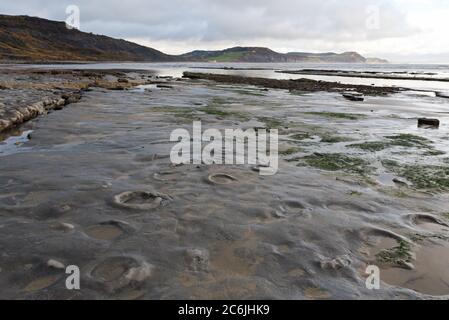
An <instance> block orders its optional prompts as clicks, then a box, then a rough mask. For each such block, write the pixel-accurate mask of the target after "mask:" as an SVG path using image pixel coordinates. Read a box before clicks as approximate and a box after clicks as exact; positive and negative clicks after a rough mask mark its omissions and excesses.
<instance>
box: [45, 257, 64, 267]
mask: <svg viewBox="0 0 449 320" xmlns="http://www.w3.org/2000/svg"><path fill="white" fill-rule="evenodd" d="M47 266H49V267H51V268H55V269H65V265H64V264H63V263H62V262H59V261H57V260H53V259H50V260H48V261H47Z"/></svg>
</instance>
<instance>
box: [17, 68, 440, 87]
mask: <svg viewBox="0 0 449 320" xmlns="http://www.w3.org/2000/svg"><path fill="white" fill-rule="evenodd" d="M22 67H36V68H41V67H42V65H31V66H30V65H26V66H22ZM45 67H48V68H79V69H135V70H151V71H154V73H155V74H156V75H159V76H173V77H181V76H182V74H183V72H185V71H191V72H210V73H220V74H232V75H241V76H250V77H264V78H273V79H299V78H307V79H313V80H324V81H333V82H341V83H345V84H364V85H376V86H398V87H406V88H411V89H416V90H430V91H448V92H449V82H442V81H420V80H392V79H369V78H357V77H355V78H348V77H338V76H322V75H319V76H318V75H294V74H285V73H279V72H276V71H280V70H290V71H292V70H301V69H316V70H342V71H357V72H363V71H370V72H372V71H374V72H383V73H398V72H401V73H406V74H405V75H407V74H409V75H410V76H413V75H415V76H424V77H426V78H435V79H436V80H438V79H449V65H444V64H348V63H335V64H322V63H320V64H316V63H89V64H55V65H45ZM224 68H228V70H225V69H224ZM231 68H232V70H229V69H231ZM402 75H404V74H402Z"/></svg>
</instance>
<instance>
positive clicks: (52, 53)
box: [0, 15, 386, 63]
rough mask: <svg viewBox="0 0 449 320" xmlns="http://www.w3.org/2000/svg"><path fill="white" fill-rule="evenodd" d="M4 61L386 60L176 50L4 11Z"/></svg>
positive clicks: (0, 46) (0, 19)
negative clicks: (175, 52) (170, 51)
mask: <svg viewBox="0 0 449 320" xmlns="http://www.w3.org/2000/svg"><path fill="white" fill-rule="evenodd" d="M0 61H28V62H56V61H141V62H170V61H193V62H318V63H320V62H324V63H325V62H328V63H331V62H340V63H369V62H370V61H372V62H378V63H382V62H383V63H384V62H386V61H385V60H381V59H375V58H373V59H371V60H368V59H366V58H364V57H363V56H361V55H360V54H358V53H357V52H345V53H341V54H338V53H332V52H330V53H306V52H290V53H286V54H284V53H278V52H275V51H273V50H270V49H268V48H262V47H235V48H229V49H225V50H218V51H200V50H197V51H192V52H189V53H186V54H182V55H178V56H174V55H168V54H165V53H163V52H160V51H158V50H155V49H152V48H148V47H144V46H141V45H138V44H135V43H132V42H129V41H125V40H119V39H114V38H111V37H107V36H102V35H95V34H92V33H86V32H81V31H79V30H75V29H73V30H69V29H67V28H66V25H65V23H64V22H57V21H51V20H46V19H42V18H35V17H28V16H8V15H0Z"/></svg>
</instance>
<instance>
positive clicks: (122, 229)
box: [84, 221, 131, 240]
mask: <svg viewBox="0 0 449 320" xmlns="http://www.w3.org/2000/svg"><path fill="white" fill-rule="evenodd" d="M130 228H131V227H130V226H129V225H128V224H126V223H125V222H121V221H107V222H103V223H100V224H96V225H93V226H90V227H88V228H87V229H86V230H85V231H84V233H85V234H87V235H88V236H89V237H91V238H94V239H98V240H114V239H116V238H118V237H120V236H122V235H123V234H124V233H127V232H128V231H129V229H130Z"/></svg>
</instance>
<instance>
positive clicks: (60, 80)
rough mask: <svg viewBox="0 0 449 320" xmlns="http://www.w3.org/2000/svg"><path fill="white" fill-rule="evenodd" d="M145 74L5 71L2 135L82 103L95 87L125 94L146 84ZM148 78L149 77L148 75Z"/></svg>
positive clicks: (1, 78) (0, 81)
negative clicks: (84, 95)
mask: <svg viewBox="0 0 449 320" xmlns="http://www.w3.org/2000/svg"><path fill="white" fill-rule="evenodd" d="M142 74H143V75H145V72H140V73H139V74H137V73H136V72H127V71H125V70H90V71H88V72H87V71H82V70H57V69H55V70H45V69H26V68H24V69H21V70H20V69H19V70H18V69H2V70H1V73H0V93H1V95H0V133H1V132H3V131H6V130H10V129H12V128H14V127H16V126H18V125H20V124H22V123H24V122H26V121H28V120H31V119H33V118H36V117H37V116H39V115H43V114H46V113H48V112H51V111H52V110H61V109H62V108H64V106H66V105H68V104H71V103H76V102H78V101H79V100H80V99H81V97H82V94H83V92H85V91H87V90H89V89H90V88H92V87H100V88H106V89H109V90H125V89H129V88H132V87H133V86H136V85H141V84H146V83H148V82H149V81H150V79H145V77H142ZM145 76H146V75H145Z"/></svg>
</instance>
